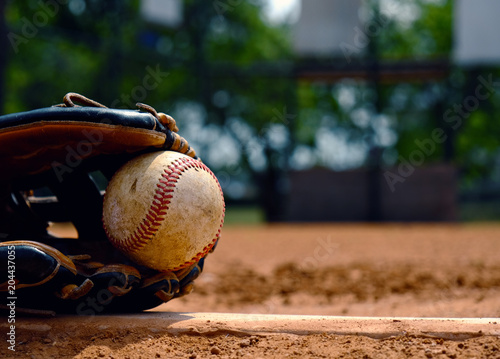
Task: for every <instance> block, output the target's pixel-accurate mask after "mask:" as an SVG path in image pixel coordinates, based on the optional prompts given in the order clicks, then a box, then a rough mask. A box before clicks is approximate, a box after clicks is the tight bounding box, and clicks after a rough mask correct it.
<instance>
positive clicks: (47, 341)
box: [42, 338, 52, 344]
mask: <svg viewBox="0 0 500 359" xmlns="http://www.w3.org/2000/svg"><path fill="white" fill-rule="evenodd" d="M42 342H43V343H44V344H50V343H52V340H50V339H49V338H44V339H42Z"/></svg>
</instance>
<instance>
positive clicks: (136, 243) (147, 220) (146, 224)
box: [105, 157, 226, 271]
mask: <svg viewBox="0 0 500 359" xmlns="http://www.w3.org/2000/svg"><path fill="white" fill-rule="evenodd" d="M193 167H194V168H199V169H202V170H204V171H206V172H207V173H208V174H210V175H211V176H212V177H213V178H214V180H215V182H216V183H217V186H218V187H219V191H220V194H221V196H222V198H224V194H223V192H222V188H221V186H220V183H219V181H218V180H217V177H215V175H214V174H213V172H212V171H211V170H210V169H209V168H208V167H207V166H205V164H203V163H201V162H199V161H198V160H195V159H193V158H191V157H187V158H178V159H176V160H175V161H173V162H172V163H171V164H170V165H169V166H168V167H167V168H165V169H164V170H163V173H162V174H161V177H160V178H159V179H158V183H157V185H156V187H157V189H156V190H155V194H154V195H153V200H152V203H151V206H150V208H149V211H148V212H147V213H146V215H145V217H144V219H143V220H142V222H141V223H140V224H139V225H138V226H137V228H136V229H135V231H134V232H133V233H132V234H131V235H130V236H129V237H128V238H125V239H123V240H122V241H117V240H115V239H113V238H111V236H110V234H109V233H108V230H107V228H105V231H106V234H107V235H108V237H109V238H110V239H111V240H112V242H113V243H114V244H115V245H116V246H117V247H118V249H120V250H122V251H124V252H135V251H137V250H138V249H141V248H143V247H144V246H145V245H146V244H148V243H149V242H150V241H151V240H152V238H153V236H154V235H155V234H156V232H157V231H158V228H159V227H160V225H161V222H162V221H163V220H164V219H165V217H166V215H167V212H168V205H169V204H170V199H171V198H172V197H173V195H172V192H173V191H174V190H173V188H175V186H176V183H177V181H178V179H179V178H180V175H181V174H182V172H184V171H185V170H187V169H189V168H193ZM225 213H226V205H225V203H224V208H223V209H222V218H221V223H220V227H219V230H218V231H217V233H216V234H215V237H214V238H213V239H212V241H211V242H210V243H209V244H208V245H207V246H205V247H204V248H203V250H202V251H201V252H199V253H197V254H196V255H195V256H194V257H193V258H192V259H191V260H189V261H186V262H185V263H183V264H181V265H179V266H177V267H175V268H173V269H171V270H172V271H177V270H181V269H183V268H186V267H188V266H190V265H192V264H194V263H196V262H198V261H199V260H200V259H201V258H203V257H204V256H206V255H207V254H208V252H210V250H211V249H212V248H213V246H214V245H215V243H216V242H217V240H218V239H219V237H220V232H221V229H222V226H223V224H224V217H225ZM105 227H106V226H105Z"/></svg>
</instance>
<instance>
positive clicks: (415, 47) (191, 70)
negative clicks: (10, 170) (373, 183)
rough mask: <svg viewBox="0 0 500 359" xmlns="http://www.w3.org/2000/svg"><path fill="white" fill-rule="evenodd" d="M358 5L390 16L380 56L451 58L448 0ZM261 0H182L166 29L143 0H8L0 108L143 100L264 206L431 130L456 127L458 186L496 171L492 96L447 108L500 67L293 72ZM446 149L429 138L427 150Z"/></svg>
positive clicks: (283, 37)
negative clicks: (66, 98)
mask: <svg viewBox="0 0 500 359" xmlns="http://www.w3.org/2000/svg"><path fill="white" fill-rule="evenodd" d="M49 4H52V5H49ZM54 4H55V5H54ZM63 4H64V5H63ZM364 4H365V5H366V9H365V10H366V11H365V12H366V14H367V15H366V14H365V15H366V16H373V14H376V16H379V17H380V16H381V15H380V14H382V16H386V17H385V18H384V21H383V25H382V27H381V28H380V29H379V30H380V32H379V33H378V35H377V36H375V37H372V38H370V41H371V42H372V44H371V45H373V46H374V47H375V49H376V51H377V53H378V56H380V58H382V59H383V60H390V61H398V60H409V59H410V60H431V59H442V58H445V59H447V58H449V57H450V53H451V49H452V20H453V19H452V11H453V1H452V0H432V1H431V0H408V1H404V2H395V1H381V2H380V4H382V5H381V6H378V5H379V2H378V1H375V0H366V1H365V2H364ZM384 4H385V5H384ZM387 4H393V6H397V7H396V8H394V7H393V8H391V9H389V10H390V11H388V10H387V9H385V8H384V6H387ZM394 4H396V5H394ZM264 5H265V0H253V1H232V0H231V1H228V0H216V1H202V0H185V1H183V13H184V21H183V23H182V24H181V25H179V26H176V27H165V26H159V25H157V24H154V23H149V22H147V21H145V20H144V18H143V17H142V16H141V15H140V1H139V0H127V1H120V0H109V1H98V0H67V1H64V2H63V1H61V2H58V1H57V0H50V1H45V2H44V1H39V0H26V1H14V0H10V1H7V7H6V13H5V18H6V22H7V26H8V29H9V31H10V33H11V34H15V35H16V36H17V37H14V38H12V37H10V38H9V41H10V44H9V45H10V46H9V48H8V49H7V51H8V60H9V61H8V66H7V71H6V74H7V75H6V83H5V86H4V93H5V96H4V98H5V103H4V104H3V110H4V112H5V113H12V112H17V111H24V110H29V109H33V108H38V107H45V106H49V105H52V104H56V103H59V102H60V101H61V99H62V97H63V95H64V94H65V93H67V92H70V91H74V92H79V93H82V94H84V95H86V96H88V97H90V98H93V99H95V100H97V101H99V102H102V103H103V104H105V105H108V106H113V107H121V108H130V107H133V106H134V104H135V103H136V102H145V103H148V104H150V105H152V106H153V107H155V108H156V109H158V110H160V111H163V112H168V113H170V114H172V115H173V116H174V117H175V118H176V119H177V121H178V123H179V127H180V130H181V132H182V134H183V135H184V136H185V137H186V138H187V139H188V140H189V141H190V143H191V144H192V145H193V147H194V148H195V149H196V150H197V151H198V152H199V154H200V155H201V157H202V158H203V159H204V161H205V162H207V163H208V165H209V166H210V167H211V168H213V169H214V170H215V172H216V174H217V175H218V176H219V178H220V180H221V183H222V185H223V186H224V190H225V193H226V194H228V196H229V199H230V198H235V199H239V200H247V201H248V200H255V198H259V197H258V195H259V194H260V200H261V203H262V204H263V205H264V207H272V206H273V202H274V201H277V200H278V198H277V197H276V193H277V194H278V195H279V194H280V192H283V191H285V190H286V185H285V184H284V183H285V182H283V178H284V174H285V173H286V171H287V170H289V169H306V168H310V167H313V166H326V167H329V168H332V169H335V170H344V169H349V168H355V167H359V166H363V165H366V164H368V163H369V161H370V158H369V154H370V153H371V152H370V151H371V149H373V148H378V149H380V153H381V159H380V161H381V164H382V165H383V166H390V165H394V164H397V163H398V161H400V160H401V159H402V158H403V159H405V158H406V159H407V158H408V157H409V156H410V155H411V154H412V152H414V151H415V150H418V146H417V144H416V140H421V141H422V140H425V139H428V138H429V137H430V136H431V133H432V131H433V130H434V129H436V128H443V129H446V130H447V131H449V134H450V135H451V136H453V142H452V143H453V145H454V148H453V151H454V157H453V161H454V162H455V163H457V164H458V165H459V166H460V168H461V169H462V173H463V174H464V176H463V179H464V180H463V188H465V189H467V188H473V187H474V186H476V187H477V184H478V183H483V182H484V181H490V182H491V181H494V180H496V181H499V182H500V160H499V158H500V151H499V147H500V146H499V143H498V141H499V140H498V139H499V138H500V136H499V135H500V133H499V131H500V127H499V126H497V125H496V122H497V121H495V120H492V119H495V118H496V117H498V115H499V113H500V101H499V100H500V94H499V93H495V94H493V95H492V96H491V97H490V98H489V99H488V100H486V101H482V102H481V103H480V105H479V107H478V109H477V110H476V111H474V112H473V113H471V114H470V116H469V117H468V118H466V119H464V121H463V123H462V124H461V125H460V126H459V128H457V129H453V130H451V131H450V123H447V122H446V121H445V120H444V113H445V112H446V111H447V110H448V109H453V108H454V107H453V106H454V105H456V104H461V103H462V101H463V99H464V98H465V96H467V94H468V93H469V92H470V91H471V90H472V91H473V90H474V87H475V86H476V85H477V83H478V82H477V77H478V76H480V75H482V76H484V77H487V76H488V75H489V74H493V76H494V78H500V73H499V71H498V69H482V70H476V71H475V72H472V73H471V72H470V71H466V70H464V69H452V71H451V73H450V77H449V78H447V79H445V80H435V81H429V82H414V83H413V82H406V83H390V84H385V83H383V84H380V86H379V87H378V88H376V87H374V86H373V85H372V84H370V83H367V82H363V81H355V80H351V79H346V80H343V81H340V82H337V83H334V84H327V83H319V82H318V83H309V82H302V81H296V80H295V79H294V77H293V70H294V64H295V61H296V60H297V59H295V58H294V55H293V52H292V47H291V38H290V29H291V25H290V24H286V23H285V24H280V25H276V24H274V25H271V24H270V23H268V22H266V21H265V20H264V18H263V15H262V13H263V10H262V9H263V6H264ZM50 6H52V7H50ZM401 14H406V15H405V16H402V15H401ZM400 15H401V16H400ZM37 24H38V25H37ZM2 51H3V50H2ZM343 60H345V59H341V60H340V61H343ZM151 78H153V80H154V81H151ZM468 91H469V92H468ZM0 98H1V96H0ZM445 155H446V154H445V151H444V150H443V147H442V146H440V145H437V146H436V149H435V150H434V151H432V153H429V154H428V155H426V158H425V162H426V163H431V162H434V161H442V160H443V158H445ZM270 212H272V209H271V210H270ZM267 216H268V218H269V216H270V213H267Z"/></svg>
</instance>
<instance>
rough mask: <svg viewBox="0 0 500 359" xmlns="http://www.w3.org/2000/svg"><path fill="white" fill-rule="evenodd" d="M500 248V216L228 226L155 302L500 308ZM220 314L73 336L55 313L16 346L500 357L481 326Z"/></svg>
mask: <svg viewBox="0 0 500 359" xmlns="http://www.w3.org/2000/svg"><path fill="white" fill-rule="evenodd" d="M499 256H500V224H457V225H452V224H450V225H438V224H435V225H434V224H432V225H426V224H380V225H363V224H325V225H305V224H304V225H299V224H297V225H273V226H253V227H252V226H249V227H241V226H228V227H226V228H224V230H223V235H222V240H221V242H220V244H219V246H218V248H217V249H216V251H215V252H214V253H213V254H211V255H210V256H209V257H208V258H207V261H206V267H205V270H204V273H203V275H202V276H201V277H200V278H199V279H198V280H197V283H196V287H195V291H194V292H193V293H192V294H190V295H189V296H187V297H185V298H181V299H177V300H174V301H172V302H170V303H167V304H165V305H163V306H160V307H158V308H156V309H154V310H153V312H157V313H158V312H220V313H224V312H227V313H229V312H232V313H250V314H255V315H271V314H272V315H274V314H303V315H306V314H307V315H331V316H374V317H381V316H382V317H455V318H459V317H490V318H496V317H500V261H499V259H500V258H499ZM151 315H153V314H151ZM155 315H156V314H155ZM46 320H47V323H48V325H51V319H46ZM68 320H71V318H68ZM130 320H131V323H133V317H131V319H130ZM495 323H496V322H495ZM499 323H500V321H499ZM28 324H29V319H28ZM212 325H213V326H215V327H216V328H219V329H218V330H215V331H210V332H208V333H200V332H193V333H188V334H186V333H183V334H177V335H173V334H172V333H161V332H155V331H147V332H144V331H140V330H136V329H133V328H132V327H131V328H127V326H126V325H120V326H116V327H113V325H112V324H111V326H108V327H106V328H100V327H99V326H97V327H96V326H89V327H88V328H83V329H82V328H80V332H79V334H78V335H76V336H72V335H70V334H68V333H67V328H65V324H64V321H62V322H61V321H58V322H52V325H51V326H50V330H45V331H44V330H39V331H36V330H34V331H26V332H24V333H23V332H22V331H21V330H20V331H19V333H18V345H17V352H16V354H17V355H19V357H28V358H29V357H32V358H44V357H76V358H96V357H98V358H100V357H102V358H170V357H171V358H174V357H175V358H177V357H180V358H206V357H210V358H217V357H220V358H239V357H249V358H250V357H252V358H257V357H262V358H263V357H266V358H283V357H291V358H299V357H300V358H330V357H333V358H410V357H411V358H414V357H416V358H500V338H499V337H498V336H496V335H482V333H481V332H478V333H475V334H473V335H471V336H470V337H469V338H468V339H464V338H459V339H457V340H449V339H443V338H440V337H436V336H423V335H414V334H411V333H408V334H403V335H396V336H393V337H387V338H382V339H374V338H371V337H368V336H363V335H361V336H353V335H338V334H332V333H322V334H310V335H297V334H290V333H284V334H279V333H278V334H276V333H274V334H242V333H235V332H232V331H227V330H225V329H224V328H225V327H224V323H222V322H221V323H220V326H219V323H212ZM499 325H500V324H499ZM11 356H12V353H9V352H8V351H6V350H2V351H1V353H0V357H2V358H3V357H11Z"/></svg>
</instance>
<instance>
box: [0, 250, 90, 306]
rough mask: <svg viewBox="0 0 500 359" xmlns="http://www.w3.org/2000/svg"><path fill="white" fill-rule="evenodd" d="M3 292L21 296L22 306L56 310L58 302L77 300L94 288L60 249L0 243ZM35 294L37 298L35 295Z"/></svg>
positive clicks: (0, 285)
mask: <svg viewBox="0 0 500 359" xmlns="http://www.w3.org/2000/svg"><path fill="white" fill-rule="evenodd" d="M0 270H1V271H2V275H3V276H4V277H3V278H2V282H1V283H0V291H2V292H7V293H8V294H9V295H17V294H18V293H19V292H23V293H24V294H23V295H22V296H21V295H20V296H19V297H18V298H19V303H18V304H19V306H21V307H22V306H24V307H26V308H40V309H54V308H55V307H56V306H57V302H58V299H63V300H64V299H77V298H80V297H82V296H84V295H85V294H87V293H88V292H89V291H90V290H91V289H92V287H93V283H92V281H90V280H88V279H85V278H81V277H79V276H78V274H77V270H76V267H75V265H74V263H73V262H72V261H71V259H69V258H68V257H67V256H65V255H64V254H62V253H61V252H59V251H58V250H57V249H55V248H53V247H50V246H48V245H45V244H42V243H38V242H31V241H10V242H3V243H0ZM32 294H36V295H32Z"/></svg>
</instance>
